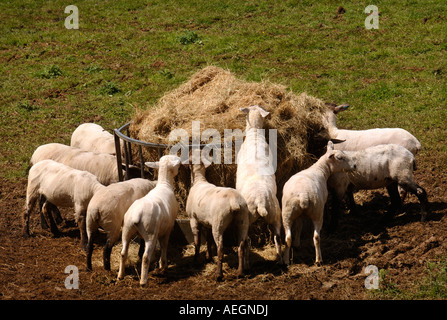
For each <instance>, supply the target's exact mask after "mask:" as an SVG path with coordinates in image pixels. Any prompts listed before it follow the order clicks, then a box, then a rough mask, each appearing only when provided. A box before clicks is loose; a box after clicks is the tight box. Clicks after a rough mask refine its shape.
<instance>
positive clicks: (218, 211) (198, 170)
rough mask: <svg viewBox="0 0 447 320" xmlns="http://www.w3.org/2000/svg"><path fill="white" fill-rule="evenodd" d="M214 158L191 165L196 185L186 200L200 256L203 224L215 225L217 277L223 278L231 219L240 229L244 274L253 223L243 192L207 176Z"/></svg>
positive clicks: (240, 268) (240, 249) (213, 228)
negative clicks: (224, 185)
mask: <svg viewBox="0 0 447 320" xmlns="http://www.w3.org/2000/svg"><path fill="white" fill-rule="evenodd" d="M210 164H211V163H210V162H207V161H205V164H204V163H201V162H199V164H194V163H193V164H192V165H191V181H192V186H191V189H190V191H189V194H188V198H187V200H186V212H187V214H188V216H189V217H190V224H191V230H192V233H193V235H194V245H195V255H194V260H195V261H196V260H197V257H198V255H199V251H200V231H201V226H206V227H211V232H212V235H213V238H214V241H215V243H216V246H217V269H216V279H217V280H218V281H219V280H222V278H223V272H222V259H223V234H224V231H225V230H226V229H227V228H228V226H229V225H230V224H231V222H234V223H235V226H236V228H237V230H238V241H239V248H238V257H239V267H238V271H237V274H238V276H242V275H243V273H244V269H246V268H247V267H248V265H246V263H247V261H248V259H246V258H247V256H248V252H245V242H246V240H247V234H248V227H249V217H248V215H249V213H248V208H247V203H246V202H245V199H244V198H243V197H242V195H241V194H240V193H239V192H238V191H237V190H235V189H233V188H225V187H217V186H215V185H214V184H211V183H209V182H208V181H207V180H206V178H205V170H206V168H207V167H208V166H209V165H210ZM210 241H212V239H211V237H210V238H209V239H208V256H209V257H211V252H210V248H211V243H210Z"/></svg>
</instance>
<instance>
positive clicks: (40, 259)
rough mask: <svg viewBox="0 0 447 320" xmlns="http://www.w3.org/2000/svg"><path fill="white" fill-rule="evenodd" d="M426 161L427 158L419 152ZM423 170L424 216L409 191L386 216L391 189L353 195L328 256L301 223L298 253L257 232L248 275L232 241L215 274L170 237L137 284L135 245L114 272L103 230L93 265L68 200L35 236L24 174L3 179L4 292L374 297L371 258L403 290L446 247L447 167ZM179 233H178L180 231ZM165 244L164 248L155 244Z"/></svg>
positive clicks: (67, 296) (36, 295)
mask: <svg viewBox="0 0 447 320" xmlns="http://www.w3.org/2000/svg"><path fill="white" fill-rule="evenodd" d="M419 163H430V159H420V161H419ZM415 178H416V180H417V181H418V183H419V184H420V185H421V186H422V187H424V188H425V189H426V191H427V193H428V196H429V201H430V209H431V213H430V214H429V216H428V221H426V222H420V214H419V208H420V207H419V203H418V201H417V199H416V197H414V196H411V197H409V198H407V200H406V202H405V205H404V209H403V212H402V213H400V214H398V215H396V216H395V217H394V218H393V219H391V220H389V221H384V220H383V216H384V213H385V212H386V209H387V206H388V203H389V201H388V200H389V199H388V195H387V194H386V192H385V191H382V190H379V191H374V192H367V193H366V192H363V193H359V194H357V195H356V200H357V203H358V204H359V210H358V211H359V214H358V215H357V216H352V215H349V214H345V215H343V216H342V217H341V218H340V223H339V228H338V229H337V231H336V232H335V233H333V234H329V233H328V232H327V231H326V230H325V229H324V228H323V232H322V240H321V243H322V254H323V261H324V264H323V266H321V267H317V266H314V264H313V261H314V248H313V247H312V245H311V233H310V232H304V234H303V238H304V240H303V244H302V247H301V248H300V249H299V250H295V253H294V263H293V264H292V265H290V266H289V267H282V266H279V265H278V264H276V263H275V261H274V260H275V250H274V246H273V244H272V243H271V242H266V243H265V242H261V243H257V242H256V241H252V251H251V256H250V260H251V263H252V267H251V269H250V272H249V273H248V274H247V275H246V276H245V277H243V278H237V277H236V267H237V262H236V261H237V258H236V253H235V250H234V248H231V247H229V248H228V250H227V254H226V255H225V258H224V259H225V263H224V272H225V273H224V277H225V280H224V281H223V282H216V281H215V280H214V270H215V264H214V263H213V262H206V261H205V254H204V251H205V249H204V248H203V250H202V252H203V257H202V262H203V263H201V264H199V265H194V264H193V263H192V257H193V248H192V245H190V244H186V245H179V244H176V243H172V244H171V247H170V251H169V254H168V258H169V261H170V264H169V268H168V270H167V273H166V274H163V275H159V274H157V271H156V270H154V269H155V268H156V266H155V265H154V267H153V271H151V272H150V275H149V281H148V285H147V287H145V288H140V286H139V282H138V281H139V278H138V277H139V274H140V263H139V262H138V256H137V254H136V252H137V250H138V248H137V246H136V244H135V245H134V247H135V250H134V253H133V254H131V255H130V261H129V267H128V268H127V270H126V274H127V275H126V277H125V278H124V279H123V280H122V281H117V280H116V275H117V271H118V256H119V251H120V244H117V245H116V246H115V247H114V249H113V258H112V270H111V271H105V270H103V268H102V246H103V241H104V239H99V240H98V242H97V244H96V245H95V251H94V257H93V260H94V262H93V271H87V270H86V267H85V263H86V262H85V260H86V254H85V252H84V251H82V249H81V248H80V239H79V231H78V229H77V227H76V225H75V223H74V220H73V214H72V211H71V210H70V209H63V210H61V211H62V214H63V217H64V219H65V222H63V223H62V225H60V230H61V232H62V235H61V236H59V237H53V236H52V235H51V233H50V232H49V231H47V230H43V229H42V228H41V226H40V218H39V215H38V214H37V210H36V212H35V213H34V214H33V215H32V218H31V225H30V229H31V236H30V237H28V238H25V237H23V236H22V234H21V214H22V211H23V208H24V203H25V192H26V183H27V181H26V179H22V180H18V181H16V182H15V183H14V184H11V183H10V182H9V181H7V180H3V181H0V299H5V300H6V299H16V300H23V299H31V300H45V299H56V300H58V299H64V300H71V299H76V300H77V299H79V300H83V299H154V300H159V299H163V300H168V299H176V300H183V299H187V300H194V299H230V300H232V299H238V300H251V299H262V300H264V299H267V300H270V299H273V300H277V299H279V300H288V299H370V298H371V297H372V296H371V295H370V294H368V290H366V289H365V285H364V281H365V278H366V274H365V273H364V269H365V267H366V266H367V265H370V264H372V265H375V266H377V267H378V268H379V269H384V270H387V272H388V273H387V277H389V279H391V281H392V282H393V283H394V284H395V285H397V286H398V287H399V288H400V289H402V290H412V288H415V286H417V284H418V283H420V282H421V281H422V279H423V277H424V276H425V275H426V270H427V268H426V265H427V262H429V261H432V260H433V259H437V258H439V257H440V256H443V257H445V256H446V253H447V242H446V236H447V215H446V213H447V203H446V190H445V182H446V178H447V175H446V174H445V173H444V172H439V171H438V170H436V169H430V168H425V167H422V168H420V169H419V170H418V171H416V176H415ZM174 242H175V241H174ZM157 254H158V252H157ZM68 265H75V266H77V267H78V269H79V289H77V290H68V289H66V288H65V285H64V283H65V279H66V277H67V276H68V274H66V273H64V271H65V268H66V267H67V266H68Z"/></svg>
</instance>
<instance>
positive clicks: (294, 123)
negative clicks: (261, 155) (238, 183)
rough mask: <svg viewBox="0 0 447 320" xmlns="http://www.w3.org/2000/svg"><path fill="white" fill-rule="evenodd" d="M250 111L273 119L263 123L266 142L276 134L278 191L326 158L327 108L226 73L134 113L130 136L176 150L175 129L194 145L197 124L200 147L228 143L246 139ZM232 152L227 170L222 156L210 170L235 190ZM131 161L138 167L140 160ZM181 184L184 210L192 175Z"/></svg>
mask: <svg viewBox="0 0 447 320" xmlns="http://www.w3.org/2000/svg"><path fill="white" fill-rule="evenodd" d="M252 105H259V106H261V107H263V108H264V109H265V110H267V111H268V112H269V113H270V114H269V116H268V117H267V118H266V119H265V132H266V136H267V138H268V133H269V129H276V130H277V131H276V137H277V149H276V150H277V170H276V180H277V185H278V191H279V190H282V187H283V185H284V183H285V182H286V181H287V180H288V179H289V178H290V177H291V176H292V175H293V174H295V173H296V172H298V171H300V170H302V169H305V168H307V167H309V166H310V165H311V164H312V163H313V162H315V161H316V159H318V157H319V156H320V155H321V154H324V152H325V146H326V145H327V141H328V139H329V136H328V133H327V130H326V128H325V126H324V125H323V123H322V115H323V114H324V112H325V111H326V110H327V107H326V106H325V103H324V102H323V101H321V100H319V99H317V98H314V97H312V96H309V95H307V94H305V93H301V94H298V95H297V94H294V93H293V92H291V91H289V90H288V89H287V88H286V87H285V86H283V85H278V84H273V83H270V82H267V81H263V82H246V81H243V80H240V79H238V78H236V77H235V76H234V75H233V74H232V73H231V72H229V71H227V70H224V69H221V68H218V67H215V66H209V67H206V68H204V69H202V70H200V71H198V72H197V73H195V74H194V75H193V76H192V77H191V79H190V80H189V81H187V82H186V83H184V84H182V85H181V86H180V87H178V88H177V89H175V90H173V91H171V92H168V93H167V94H165V95H164V96H163V97H162V98H161V99H160V100H159V101H158V102H157V103H156V104H155V105H154V106H152V107H150V108H148V109H147V110H140V111H138V112H136V114H135V115H134V117H133V119H132V121H133V123H132V124H131V126H130V134H131V137H133V138H135V139H138V140H142V141H148V142H155V143H164V144H170V145H173V144H175V141H174V142H173V141H169V135H170V134H171V132H172V131H173V130H175V129H183V130H185V131H186V132H187V133H188V135H189V138H190V140H189V143H192V137H193V132H195V131H193V127H194V126H193V121H198V122H195V125H196V128H197V124H199V125H200V132H201V133H202V137H201V141H200V143H202V144H206V143H218V142H221V143H224V137H225V129H227V130H232V132H233V133H237V132H238V131H237V130H240V131H239V133H242V135H243V133H244V130H245V114H244V113H243V112H241V111H240V108H245V107H249V106H252ZM206 129H216V130H217V131H218V132H219V134H220V137H221V141H216V139H214V138H213V139H204V137H203V133H204V132H205V130H206ZM234 136H237V134H234ZM230 138H231V136H230ZM234 140H236V138H234ZM270 144H271V142H270ZM134 149H136V148H134ZM234 149H235V148H234V147H233V150H232V159H233V161H232V164H224V162H225V161H224V151H223V150H222V152H220V157H218V158H219V159H220V160H221V163H222V164H217V165H213V166H211V167H210V168H209V170H207V174H206V176H207V179H208V181H209V182H210V183H213V184H216V185H220V186H226V187H233V188H234V187H235V178H236V168H237V166H236V164H235V160H234V159H235V151H234ZM167 152H168V150H167V151H166V153H167ZM144 153H145V154H144V157H145V160H149V161H155V160H157V159H158V158H159V155H158V152H157V150H149V149H147V150H144ZM133 158H134V159H135V160H136V162H138V159H139V158H138V155H137V154H135V155H134V156H133ZM214 163H216V162H215V161H214ZM184 170H185V169H184ZM178 180H179V187H178V189H180V190H176V192H177V194H178V196H179V198H180V199H179V201H180V207H184V203H182V201H186V200H185V199H186V197H187V190H188V189H189V183H190V176H189V172H185V173H183V174H182V173H181V172H180V173H179V176H178ZM280 196H281V195H279V194H278V197H280Z"/></svg>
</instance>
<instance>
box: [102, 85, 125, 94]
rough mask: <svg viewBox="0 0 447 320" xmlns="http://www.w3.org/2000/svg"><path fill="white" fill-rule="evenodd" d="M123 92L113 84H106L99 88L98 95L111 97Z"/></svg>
mask: <svg viewBox="0 0 447 320" xmlns="http://www.w3.org/2000/svg"><path fill="white" fill-rule="evenodd" d="M122 91H123V90H121V88H120V87H119V86H118V85H117V84H116V83H114V82H106V83H105V84H104V85H103V86H101V87H100V88H99V93H100V94H103V95H109V96H113V95H114V94H117V93H120V92H122Z"/></svg>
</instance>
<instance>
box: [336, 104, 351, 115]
mask: <svg viewBox="0 0 447 320" xmlns="http://www.w3.org/2000/svg"><path fill="white" fill-rule="evenodd" d="M348 108H349V104H341V105H339V106H336V107H335V108H334V113H335V114H337V113H339V112H340V111H345V110H347V109H348Z"/></svg>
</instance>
